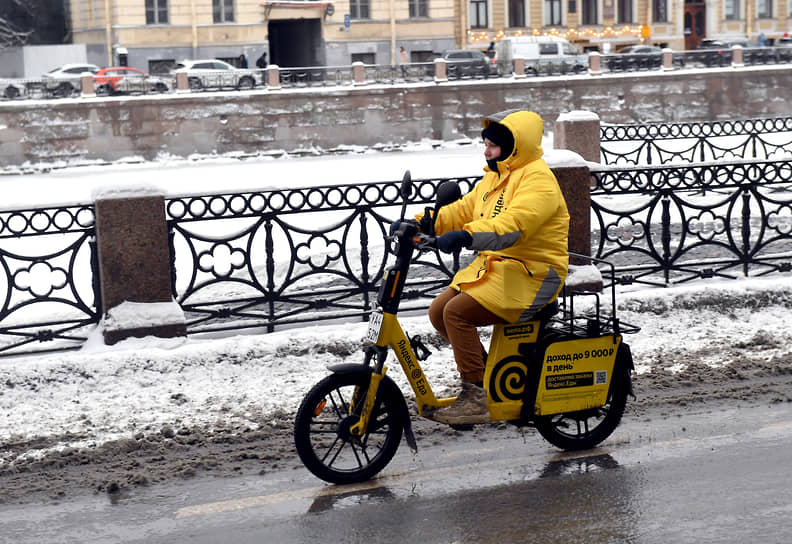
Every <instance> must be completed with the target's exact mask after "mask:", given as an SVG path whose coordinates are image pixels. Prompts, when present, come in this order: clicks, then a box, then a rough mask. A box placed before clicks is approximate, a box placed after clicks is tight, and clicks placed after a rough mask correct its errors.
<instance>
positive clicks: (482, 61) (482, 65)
mask: <svg viewBox="0 0 792 544" xmlns="http://www.w3.org/2000/svg"><path fill="white" fill-rule="evenodd" d="M441 58H442V59H443V60H445V61H446V75H447V76H448V77H449V78H451V79H460V78H476V77H488V76H489V75H490V73H491V71H492V67H493V66H494V65H493V64H492V59H490V58H489V57H488V56H487V55H485V54H484V53H483V52H482V51H478V50H475V49H450V50H448V51H446V52H444V53H443V56H442V57H441Z"/></svg>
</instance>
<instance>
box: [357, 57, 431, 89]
mask: <svg viewBox="0 0 792 544" xmlns="http://www.w3.org/2000/svg"><path fill="white" fill-rule="evenodd" d="M364 71H365V74H366V81H368V82H373V83H379V84H392V83H401V82H407V83H411V82H416V81H434V77H435V66H434V62H412V63H409V64H400V65H398V66H397V65H393V64H366V65H365V67H364Z"/></svg>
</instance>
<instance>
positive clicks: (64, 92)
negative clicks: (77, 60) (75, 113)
mask: <svg viewBox="0 0 792 544" xmlns="http://www.w3.org/2000/svg"><path fill="white" fill-rule="evenodd" d="M76 92H77V89H75V88H74V87H73V86H72V84H71V83H68V82H65V81H64V82H63V83H61V84H60V85H58V86H57V88H56V89H55V93H54V94H55V96H59V97H61V98H66V97H69V96H71V95H72V94H75V93H76Z"/></svg>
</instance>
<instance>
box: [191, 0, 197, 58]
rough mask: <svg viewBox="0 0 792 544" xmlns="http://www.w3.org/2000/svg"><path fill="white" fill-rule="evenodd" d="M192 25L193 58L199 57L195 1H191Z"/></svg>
mask: <svg viewBox="0 0 792 544" xmlns="http://www.w3.org/2000/svg"><path fill="white" fill-rule="evenodd" d="M190 25H191V26H192V58H196V56H197V55H198V25H197V24H196V22H195V0H190Z"/></svg>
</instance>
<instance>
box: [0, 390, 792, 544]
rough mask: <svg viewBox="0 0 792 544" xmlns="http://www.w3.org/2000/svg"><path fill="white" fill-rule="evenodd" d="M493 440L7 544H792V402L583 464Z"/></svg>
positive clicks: (140, 508) (51, 512) (20, 512)
mask: <svg viewBox="0 0 792 544" xmlns="http://www.w3.org/2000/svg"><path fill="white" fill-rule="evenodd" d="M490 431H492V430H490ZM490 431H487V432H477V433H465V434H460V436H458V437H456V438H451V439H447V438H445V439H443V440H442V441H438V442H439V443H438V444H436V445H432V444H421V443H419V448H420V450H419V453H418V454H417V455H415V456H413V455H412V454H411V453H409V450H408V449H407V448H406V447H404V446H403V447H402V448H401V449H400V450H399V453H397V456H396V459H394V461H393V463H392V464H391V465H390V466H389V467H388V469H387V470H386V471H385V473H384V474H383V476H382V477H381V478H378V479H376V480H373V481H371V482H368V483H366V484H361V485H356V486H330V485H325V484H323V483H322V482H320V481H319V480H316V479H315V478H314V477H313V476H311V475H310V474H308V473H307V471H305V470H304V469H299V470H289V471H285V472H278V473H272V474H268V475H265V476H262V477H260V478H240V479H225V480H200V481H191V482H188V483H185V484H179V485H176V486H173V485H171V486H167V487H163V488H144V489H142V490H138V491H136V492H134V493H133V494H131V495H129V496H126V497H122V498H120V499H118V500H115V501H113V502H110V501H109V500H108V498H107V496H92V497H87V498H83V499H76V500H71V501H68V502H63V503H60V504H54V505H41V506H31V505H28V506H26V507H6V508H3V507H0V542H3V543H5V542H8V543H12V542H13V543H15V544H24V543H34V542H35V543H37V544H42V543H56V542H58V543H60V542H69V543H71V542H74V543H78V542H79V543H81V544H87V543H94V542H96V543H100V542H101V543H110V542H141V543H142V542H146V543H150V544H151V543H166V542H168V543H180V542H191V543H192V542H195V543H234V544H246V543H278V544H280V543H309V542H310V543H313V542H325V543H342V542H366V543H392V542H407V541H414V542H421V543H422V544H424V543H430V544H431V543H448V544H450V543H473V542H499V543H518V542H548V543H550V542H552V543H557V542H585V543H587V544H596V543H605V542H635V543H657V544H660V543H662V544H667V543H677V542H696V543H709V542H717V543H732V542H734V543H744V542H757V543H763V544H764V543H779V544H780V543H788V542H792V470H791V469H792V406H789V405H787V404H776V405H772V406H758V407H743V408H740V409H733V408H728V407H723V408H721V409H717V410H702V411H700V412H698V413H690V414H684V413H683V414H676V415H673V416H668V417H663V415H662V414H660V415H658V416H657V417H653V418H648V419H644V418H643V417H642V416H639V417H637V418H634V419H633V420H629V421H625V422H624V424H623V425H622V426H621V427H620V428H619V429H617V431H616V433H615V434H614V436H613V437H612V439H610V440H609V441H607V442H606V443H605V444H604V446H603V447H601V448H598V449H596V450H592V451H588V452H580V453H577V454H574V455H573V454H563V453H559V452H558V451H557V450H555V449H553V448H552V447H550V446H548V445H547V444H546V443H544V442H543V441H542V440H541V438H540V437H539V436H538V435H537V434H536V433H534V432H532V431H527V432H526V433H525V435H521V434H520V433H519V432H518V431H517V430H516V429H513V428H510V427H509V428H506V429H503V430H499V431H497V430H495V431H494V432H490ZM424 442H426V439H424Z"/></svg>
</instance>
